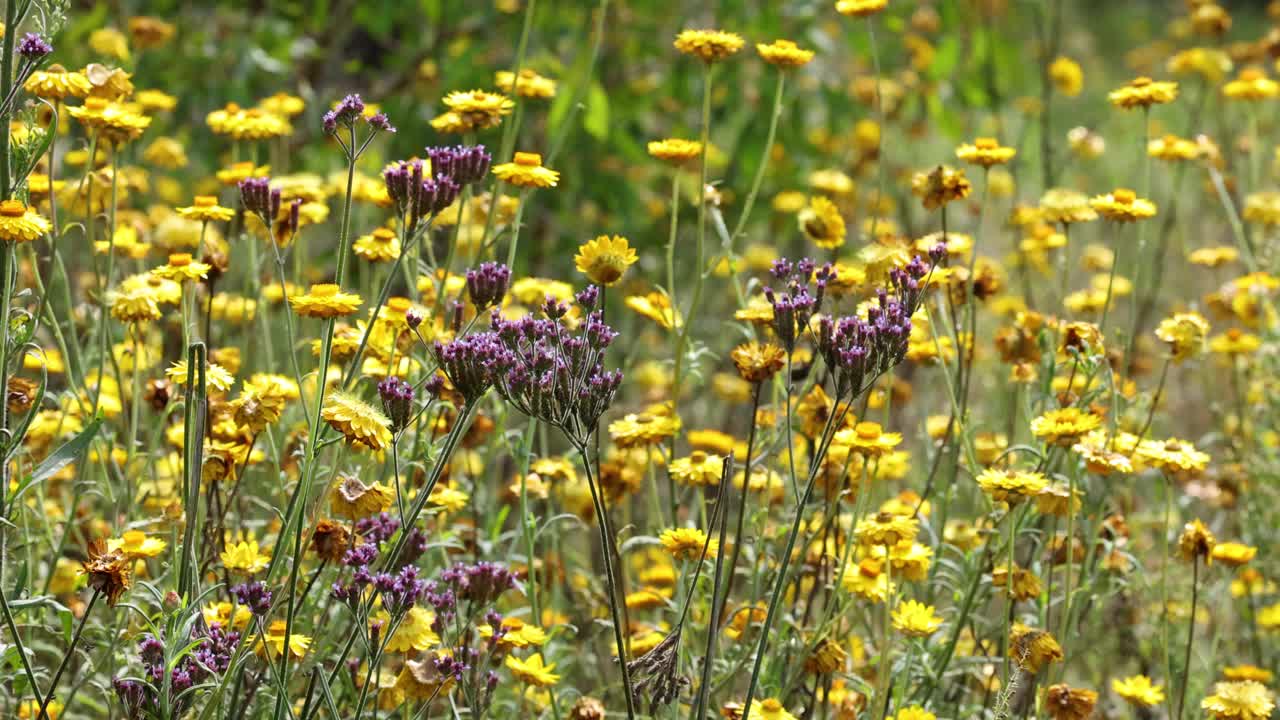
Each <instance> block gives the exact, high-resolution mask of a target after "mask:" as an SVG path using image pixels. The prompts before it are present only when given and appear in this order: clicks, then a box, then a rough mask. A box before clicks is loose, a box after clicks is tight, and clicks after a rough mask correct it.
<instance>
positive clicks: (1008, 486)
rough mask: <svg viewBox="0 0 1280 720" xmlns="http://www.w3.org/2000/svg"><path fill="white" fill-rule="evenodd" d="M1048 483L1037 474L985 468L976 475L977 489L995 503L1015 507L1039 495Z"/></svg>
mask: <svg viewBox="0 0 1280 720" xmlns="http://www.w3.org/2000/svg"><path fill="white" fill-rule="evenodd" d="M1048 484H1049V481H1048V480H1046V479H1045V477H1044V475H1042V474H1040V473H1038V472H1030V471H1025V470H1011V469H1004V468H987V469H986V470H983V471H982V473H981V474H979V475H978V487H980V488H982V492H984V493H986V494H988V495H990V496H991V499H992V500H995V501H997V502H1007V503H1009V504H1010V505H1017V504H1018V503H1020V502H1022V501H1023V500H1026V499H1027V498H1029V497H1035V496H1036V495H1039V494H1040V492H1041V491H1043V490H1044V489H1045V487H1047V486H1048Z"/></svg>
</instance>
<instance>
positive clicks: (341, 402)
mask: <svg viewBox="0 0 1280 720" xmlns="http://www.w3.org/2000/svg"><path fill="white" fill-rule="evenodd" d="M320 417H321V418H323V419H324V421H325V422H327V423H329V426H330V427H332V428H333V429H334V430H337V431H338V432H340V433H342V435H343V437H345V438H346V439H347V442H348V443H351V444H353V445H357V444H358V445H363V446H365V447H367V448H369V449H371V450H382V449H383V448H385V447H387V446H388V445H390V444H391V421H390V420H388V419H387V416H386V415H384V414H382V411H381V410H378V409H377V408H375V407H374V406H372V405H370V404H368V403H366V402H364V401H362V400H360V399H359V398H356V397H355V396H354V395H348V394H346V393H343V392H332V393H328V394H327V395H326V396H325V400H324V407H323V408H321V410H320Z"/></svg>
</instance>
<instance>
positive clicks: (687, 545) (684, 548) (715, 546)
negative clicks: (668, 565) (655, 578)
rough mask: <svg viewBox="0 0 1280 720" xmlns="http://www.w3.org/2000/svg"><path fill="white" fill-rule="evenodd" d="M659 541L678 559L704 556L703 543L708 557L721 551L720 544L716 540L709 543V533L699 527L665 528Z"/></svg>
mask: <svg viewBox="0 0 1280 720" xmlns="http://www.w3.org/2000/svg"><path fill="white" fill-rule="evenodd" d="M658 541H659V542H661V543H662V547H663V548H664V549H665V550H666V551H667V552H669V553H671V556H672V557H674V558H675V559H677V560H697V559H698V558H700V557H702V547H703V545H706V546H707V557H715V556H716V554H717V553H718V552H719V551H720V544H719V543H718V542H716V541H715V540H712V541H711V542H710V544H708V543H707V534H706V533H705V532H703V531H701V530H699V529H698V528H671V529H668V530H663V531H662V534H661V535H659V536H658Z"/></svg>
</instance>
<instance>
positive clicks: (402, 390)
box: [378, 375, 413, 433]
mask: <svg viewBox="0 0 1280 720" xmlns="http://www.w3.org/2000/svg"><path fill="white" fill-rule="evenodd" d="M378 398H379V399H381V400H382V410H383V412H385V413H386V414H387V417H388V418H390V419H391V431H392V432H394V433H398V432H400V431H401V430H403V429H404V428H405V426H406V425H408V424H409V420H410V419H412V417H413V386H412V385H410V384H409V383H407V382H405V381H404V380H401V379H400V378H398V377H396V376H394V375H388V376H387V378H386V379H385V380H383V381H382V382H380V383H378Z"/></svg>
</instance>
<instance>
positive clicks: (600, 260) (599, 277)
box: [573, 235, 639, 287]
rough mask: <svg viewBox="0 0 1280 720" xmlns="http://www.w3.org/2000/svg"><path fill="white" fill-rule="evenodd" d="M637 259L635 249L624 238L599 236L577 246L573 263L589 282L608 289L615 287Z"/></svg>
mask: <svg viewBox="0 0 1280 720" xmlns="http://www.w3.org/2000/svg"><path fill="white" fill-rule="evenodd" d="M638 259H639V258H638V256H637V255H636V251H635V249H634V248H632V247H631V245H630V244H629V243H628V242H627V239H626V238H624V237H622V236H620V235H614V236H613V237H609V236H608V235H601V236H600V237H597V238H596V239H594V240H588V241H587V242H585V243H583V244H582V245H581V246H579V247H578V254H577V255H575V256H574V257H573V263H574V265H575V266H576V267H577V268H578V272H580V273H582V274H583V275H586V276H587V277H588V278H589V279H590V280H591V282H593V283H596V284H597V285H603V286H605V287H609V286H612V285H616V284H617V283H618V281H619V280H621V279H622V275H623V273H625V272H626V271H627V268H629V267H631V266H632V265H634V264H635V262H636V260H638Z"/></svg>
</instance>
